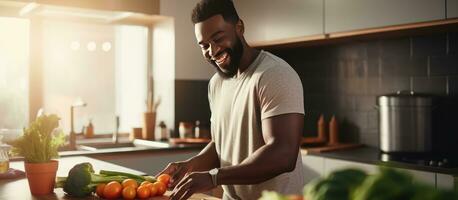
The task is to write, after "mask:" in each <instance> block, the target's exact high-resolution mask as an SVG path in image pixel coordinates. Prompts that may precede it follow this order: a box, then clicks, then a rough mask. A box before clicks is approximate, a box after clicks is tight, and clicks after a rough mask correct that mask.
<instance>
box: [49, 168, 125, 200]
mask: <svg viewBox="0 0 458 200" xmlns="http://www.w3.org/2000/svg"><path fill="white" fill-rule="evenodd" d="M124 179H127V177H125V176H105V175H99V174H95V173H94V169H93V168H92V165H91V164H90V163H87V162H86V163H80V164H77V165H75V166H74V167H73V168H72V169H71V170H70V172H68V177H67V179H66V180H63V178H62V177H60V178H59V180H58V182H57V183H56V185H59V184H60V183H59V181H61V182H62V181H65V184H64V192H65V193H67V194H68V195H70V196H74V197H84V196H88V195H90V194H91V193H92V192H93V191H94V190H95V188H96V186H97V184H99V183H108V182H110V181H118V182H122V181H123V180H124Z"/></svg>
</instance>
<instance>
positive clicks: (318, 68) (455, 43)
mask: <svg viewBox="0 0 458 200" xmlns="http://www.w3.org/2000/svg"><path fill="white" fill-rule="evenodd" d="M273 53H274V54H276V55H278V56H280V57H281V58H283V59H285V60H286V61H287V62H288V63H290V64H291V65H292V66H293V68H294V69H295V70H296V71H297V72H298V74H299V76H300V77H301V80H302V84H303V86H304V94H305V98H304V101H305V107H306V112H307V114H306V121H305V133H304V135H305V136H313V135H316V126H317V120H318V118H319V116H320V115H321V114H323V115H324V116H325V119H326V120H328V121H329V120H330V118H331V117H332V115H335V116H336V117H337V118H338V121H339V125H340V133H341V136H340V139H341V140H342V141H347V142H361V143H364V144H366V145H369V146H374V147H378V146H379V133H378V112H377V109H376V107H375V106H376V98H377V96H378V95H382V94H388V93H394V92H396V91H399V90H414V91H417V92H423V93H429V94H435V95H439V96H442V97H446V98H452V97H453V98H454V97H458V33H456V32H450V33H445V32H444V33H439V34H430V35H421V36H410V37H401V38H391V39H376V40H370V41H357V42H351V43H343V44H337V45H327V46H319V47H299V48H293V49H282V50H275V51H273ZM452 104H453V105H454V104H456V103H450V105H452ZM446 110H447V109H444V110H443V111H440V112H446ZM441 118H447V119H450V118H454V119H456V116H447V115H444V114H443V113H442V114H441ZM455 123H456V122H455ZM442 130H445V129H442ZM454 130H455V132H457V128H455V129H454ZM455 135H458V134H455ZM457 137H458V136H457ZM455 138H456V137H455Z"/></svg>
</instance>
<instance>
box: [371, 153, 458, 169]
mask: <svg viewBox="0 0 458 200" xmlns="http://www.w3.org/2000/svg"><path fill="white" fill-rule="evenodd" d="M380 160H381V161H384V162H389V161H393V162H401V163H408V164H415V165H421V166H427V167H438V168H458V158H457V157H456V156H451V155H440V154H425V153H423V154H418V153H417V154H411V153H410V154H409V153H397V154H393V153H390V154H387V153H380Z"/></svg>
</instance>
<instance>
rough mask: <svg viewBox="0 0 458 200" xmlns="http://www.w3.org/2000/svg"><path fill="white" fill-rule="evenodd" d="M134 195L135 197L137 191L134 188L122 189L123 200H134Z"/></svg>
mask: <svg viewBox="0 0 458 200" xmlns="http://www.w3.org/2000/svg"><path fill="white" fill-rule="evenodd" d="M136 195H137V189H136V188H134V187H133V186H127V187H125V188H124V189H122V197H123V198H124V199H135V196H136Z"/></svg>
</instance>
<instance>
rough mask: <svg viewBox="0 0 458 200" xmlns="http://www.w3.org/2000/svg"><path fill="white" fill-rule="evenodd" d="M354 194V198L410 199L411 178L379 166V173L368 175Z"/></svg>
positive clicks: (362, 199)
mask: <svg viewBox="0 0 458 200" xmlns="http://www.w3.org/2000/svg"><path fill="white" fill-rule="evenodd" d="M354 194H355V195H354V199H355V200H368V199H374V200H376V199H393V200H396V199H400V200H401V199H410V198H411V197H412V195H413V194H414V190H413V178H412V176H411V175H410V174H406V173H401V172H399V171H397V170H394V169H392V168H380V173H378V174H376V175H373V176H370V177H368V178H367V179H366V180H365V181H364V182H363V184H362V185H361V187H359V188H358V189H357V190H356V191H355V193H354Z"/></svg>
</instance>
